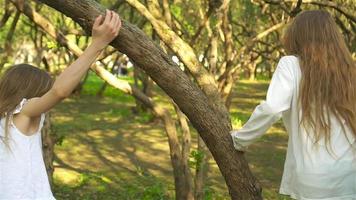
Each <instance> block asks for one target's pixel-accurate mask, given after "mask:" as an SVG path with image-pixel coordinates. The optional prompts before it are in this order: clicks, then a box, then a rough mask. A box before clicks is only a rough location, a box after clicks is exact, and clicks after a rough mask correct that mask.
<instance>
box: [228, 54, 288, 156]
mask: <svg viewBox="0 0 356 200" xmlns="http://www.w3.org/2000/svg"><path fill="white" fill-rule="evenodd" d="M286 59H288V58H286V57H283V58H281V60H280V61H279V63H278V66H277V69H276V71H275V73H274V74H273V77H272V80H271V83H270V86H269V88H268V92H267V97H266V101H263V102H262V103H261V104H260V105H258V106H257V107H256V108H255V110H254V111H253V113H252V115H251V117H250V119H249V120H248V121H247V122H246V124H245V125H244V126H243V127H242V128H241V129H240V130H233V131H231V136H232V139H233V142H234V147H235V148H236V149H237V150H240V151H243V150H245V148H246V147H247V146H248V145H250V144H251V143H253V142H254V141H255V140H256V139H258V138H259V137H260V136H261V135H262V134H264V133H265V132H266V131H267V130H268V129H269V128H270V127H271V126H272V125H273V123H275V122H276V121H277V120H278V119H279V118H280V117H281V113H282V112H283V111H286V110H288V109H289V108H290V105H291V101H292V96H293V90H294V87H293V85H294V83H293V75H292V73H291V72H290V69H288V61H286Z"/></svg>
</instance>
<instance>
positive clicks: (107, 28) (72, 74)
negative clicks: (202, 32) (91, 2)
mask: <svg viewBox="0 0 356 200" xmlns="http://www.w3.org/2000/svg"><path fill="white" fill-rule="evenodd" d="M120 28H121V21H120V18H119V16H118V15H117V14H116V13H114V12H112V11H109V10H107V12H106V15H105V18H104V19H103V16H101V15H100V16H98V17H97V18H96V19H95V22H94V25H93V29H92V43H91V44H90V45H89V46H88V47H87V48H86V49H85V51H84V52H83V54H82V55H81V56H80V57H79V58H78V59H77V60H76V61H74V62H73V63H72V64H71V65H70V66H69V67H67V68H66V69H65V70H64V71H63V72H62V73H61V74H60V75H59V76H58V77H57V79H56V81H55V82H54V84H53V87H52V88H51V89H50V90H49V91H48V92H47V93H46V94H45V95H43V96H42V97H38V98H33V99H30V100H29V101H28V102H27V103H26V104H25V105H24V107H23V109H22V111H21V114H22V115H26V116H27V117H30V118H35V117H39V116H40V115H41V114H42V113H45V112H47V111H49V110H50V109H51V108H52V107H53V106H55V105H56V104H57V103H59V102H60V101H61V100H63V99H64V98H66V97H68V96H69V95H70V94H71V93H72V91H73V90H74V89H75V87H76V86H77V85H78V83H79V82H80V80H81V79H82V77H83V76H84V75H85V73H86V72H87V71H88V70H89V68H90V66H91V65H92V64H93V62H94V61H95V60H96V59H97V57H98V56H99V54H100V52H101V51H102V50H103V49H104V48H105V47H106V46H107V45H108V44H109V43H110V42H111V41H112V40H113V39H114V38H115V37H116V36H117V35H118V33H119V30H120Z"/></svg>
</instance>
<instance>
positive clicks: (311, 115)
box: [283, 10, 356, 146]
mask: <svg viewBox="0 0 356 200" xmlns="http://www.w3.org/2000/svg"><path fill="white" fill-rule="evenodd" d="M283 43H284V47H285V49H286V51H287V53H288V54H292V55H296V56H297V57H298V58H299V61H300V67H301V71H302V78H301V83H300V93H299V103H300V107H301V109H302V119H301V124H302V125H304V126H305V127H309V128H311V130H313V131H312V134H313V136H314V138H315V142H317V141H319V140H320V139H321V138H322V137H324V138H325V144H326V145H327V146H328V145H330V137H331V133H330V130H331V129H330V128H331V127H330V124H331V122H330V121H331V120H330V115H331V114H332V115H334V116H335V117H336V118H337V119H338V121H339V122H342V121H343V120H345V125H346V126H348V127H350V129H351V130H352V131H353V134H354V136H355V137H356V66H355V62H354V60H353V59H352V56H351V53H350V52H349V50H348V48H347V46H346V43H345V41H344V38H343V36H342V34H341V33H340V32H339V30H338V27H337V25H336V23H335V22H334V20H333V18H332V17H331V16H330V15H329V14H328V13H327V12H326V11H322V10H313V11H304V12H302V13H300V14H299V15H297V16H296V18H295V19H294V20H293V21H292V22H291V24H290V25H289V27H288V28H287V30H286V32H285V36H284V41H283ZM343 128H344V130H345V127H343ZM308 134H310V133H308Z"/></svg>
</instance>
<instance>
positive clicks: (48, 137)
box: [41, 113, 57, 186]
mask: <svg viewBox="0 0 356 200" xmlns="http://www.w3.org/2000/svg"><path fill="white" fill-rule="evenodd" d="M41 134H42V151H43V160H44V162H45V165H46V170H47V174H48V180H49V183H50V185H51V186H52V184H53V172H54V166H53V160H54V145H55V143H56V139H57V138H56V136H55V135H53V132H52V131H51V118H50V114H49V113H47V114H46V119H45V121H44V124H43V128H42V131H41Z"/></svg>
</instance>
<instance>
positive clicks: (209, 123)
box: [41, 0, 262, 200]
mask: <svg viewBox="0 0 356 200" xmlns="http://www.w3.org/2000/svg"><path fill="white" fill-rule="evenodd" d="M41 2H43V3H46V4H47V5H49V6H51V7H53V8H55V9H57V10H58V11H60V12H62V13H64V14H65V15H67V16H69V17H71V18H72V19H73V20H75V21H76V22H78V23H79V24H80V25H81V26H82V27H83V28H84V29H85V31H87V32H88V33H89V32H90V30H91V26H92V23H93V20H94V18H95V17H96V16H97V15H98V14H103V13H104V11H105V9H104V8H103V7H102V6H101V5H100V4H98V3H96V2H95V1H93V0H41ZM112 46H114V47H116V48H117V49H119V50H120V51H121V52H122V53H125V54H126V55H128V56H129V57H130V58H131V59H132V60H133V61H134V62H135V63H136V64H137V65H138V66H139V67H140V68H141V69H143V70H144V71H145V72H146V73H147V74H148V75H149V76H150V77H151V78H152V79H153V80H154V81H155V82H156V83H157V84H158V85H159V86H160V87H161V88H162V89H163V90H164V91H165V92H166V93H167V94H168V95H169V96H170V97H171V98H172V99H173V100H174V101H175V103H176V104H177V105H178V106H179V108H180V109H181V110H182V111H183V112H184V113H185V114H186V116H187V117H188V118H189V119H190V121H191V122H192V124H193V125H194V127H195V128H196V129H197V130H198V132H199V134H200V135H201V137H202V138H203V140H204V141H205V143H206V145H207V147H208V148H209V149H210V151H211V153H212V155H213V156H214V159H215V160H216V162H217V164H218V166H219V168H220V171H221V172H222V174H223V176H224V177H225V180H226V183H227V185H228V187H229V192H230V195H231V198H232V199H243V200H246V199H262V197H261V188H260V185H259V183H258V182H257V180H256V179H255V178H254V177H253V176H252V174H251V172H250V170H249V168H248V165H247V162H246V160H245V159H244V157H243V155H242V154H241V153H240V152H238V151H236V150H235V149H234V148H233V145H232V139H231V137H230V134H229V131H230V130H231V123H230V120H229V114H228V112H227V111H225V112H223V111H222V110H221V109H219V107H220V105H216V102H210V101H209V99H208V98H207V96H206V95H205V94H204V93H203V92H202V91H201V90H200V89H199V87H198V86H197V85H196V84H195V83H193V82H192V81H191V80H190V79H189V78H188V77H187V76H186V75H185V74H184V72H183V71H181V69H180V68H179V67H178V66H177V65H176V64H175V63H174V62H173V61H172V60H171V59H170V58H169V57H168V56H167V55H166V54H165V53H164V52H163V51H162V50H161V49H160V48H159V47H158V46H157V45H156V44H155V43H153V42H152V41H151V40H150V39H149V38H148V37H147V36H146V35H145V34H144V33H143V32H142V31H141V30H140V29H138V28H137V27H135V26H133V25H131V24H129V23H127V22H125V21H124V22H123V28H122V30H121V32H120V34H119V37H118V38H116V39H115V40H114V41H113V42H112Z"/></svg>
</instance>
